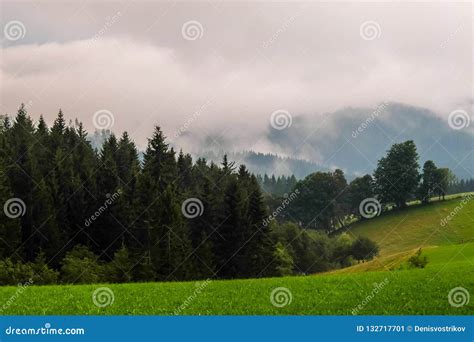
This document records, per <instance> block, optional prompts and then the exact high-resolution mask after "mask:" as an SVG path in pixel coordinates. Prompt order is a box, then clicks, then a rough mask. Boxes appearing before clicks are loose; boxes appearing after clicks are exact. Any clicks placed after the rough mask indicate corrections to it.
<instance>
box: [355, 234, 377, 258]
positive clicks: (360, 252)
mask: <svg viewBox="0 0 474 342" xmlns="http://www.w3.org/2000/svg"><path fill="white" fill-rule="evenodd" d="M351 249H352V255H353V256H354V259H356V260H371V259H373V258H374V257H375V256H376V255H378V254H379V246H378V245H377V244H376V243H375V242H374V241H372V240H370V239H369V238H366V237H364V236H359V237H358V238H357V239H356V240H355V241H354V243H353V244H352V248H351Z"/></svg>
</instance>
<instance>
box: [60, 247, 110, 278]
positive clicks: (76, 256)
mask: <svg viewBox="0 0 474 342" xmlns="http://www.w3.org/2000/svg"><path fill="white" fill-rule="evenodd" d="M104 274H105V269H104V267H103V266H102V265H101V264H100V263H99V262H98V260H97V256H96V255H95V254H94V253H92V252H91V251H90V250H89V249H87V247H85V246H81V245H77V246H75V247H74V249H73V250H71V251H70V252H68V253H67V254H66V256H65V257H64V259H63V261H62V267H61V281H62V282H63V283H69V284H92V283H98V282H100V281H101V280H103V279H104V278H105V277H104Z"/></svg>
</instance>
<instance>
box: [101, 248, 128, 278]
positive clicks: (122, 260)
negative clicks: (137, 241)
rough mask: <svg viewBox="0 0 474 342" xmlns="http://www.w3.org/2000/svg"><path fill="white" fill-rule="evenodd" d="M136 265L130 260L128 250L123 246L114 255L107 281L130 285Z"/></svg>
mask: <svg viewBox="0 0 474 342" xmlns="http://www.w3.org/2000/svg"><path fill="white" fill-rule="evenodd" d="M133 266H134V264H133V263H132V261H131V260H130V256H129V253H128V250H127V248H126V247H125V246H122V247H121V248H120V249H119V250H118V251H116V252H115V254H114V259H113V260H112V261H111V262H110V263H109V264H107V266H106V267H107V272H106V273H107V279H108V281H110V282H113V283H128V282H130V281H131V280H132V274H131V271H132V268H133Z"/></svg>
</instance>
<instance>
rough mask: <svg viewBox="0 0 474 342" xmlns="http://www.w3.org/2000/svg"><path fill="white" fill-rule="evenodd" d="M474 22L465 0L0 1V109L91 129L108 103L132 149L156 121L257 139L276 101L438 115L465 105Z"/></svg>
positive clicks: (303, 110) (299, 107) (293, 110)
mask: <svg viewBox="0 0 474 342" xmlns="http://www.w3.org/2000/svg"><path fill="white" fill-rule="evenodd" d="M472 19H473V12H472V3H471V2H464V3H457V4H453V3H434V2H428V3H421V2H418V3H411V4H408V3H403V2H402V3H399V2H384V3H340V2H336V3H322V2H304V3H294V2H291V3H290V2H277V3H268V2H252V1H246V2H232V3H227V2H224V1H217V2H207V1H206V2H188V3H186V2H181V1H178V2H176V1H169V2H164V1H160V2H152V1H133V2H131V1H127V2H125V1H124V2H122V3H120V2H108V1H107V2H104V1H90V2H84V1H79V0H78V1H43V2H20V3H18V2H11V3H9V2H2V17H1V23H2V34H3V35H2V56H1V64H0V67H1V71H0V72H1V75H0V77H1V112H2V113H9V114H14V113H15V111H16V109H17V107H18V105H19V104H20V103H22V102H24V103H26V104H27V105H28V108H29V111H30V113H31V114H32V116H33V117H34V118H35V119H37V118H38V117H39V115H40V114H43V115H44V116H45V118H46V119H47V120H48V121H49V122H51V120H53V118H54V117H55V116H56V114H57V111H58V109H59V108H62V109H63V111H64V113H65V115H66V117H67V118H71V119H72V118H75V117H77V118H79V119H80V120H81V121H83V122H84V124H85V126H86V128H87V129H88V130H89V131H93V130H94V113H96V112H98V111H101V110H105V111H108V112H104V111H102V112H100V115H104V114H103V113H111V114H107V115H111V116H112V117H113V127H112V130H114V131H116V132H121V131H123V130H127V131H129V133H130V134H131V135H132V136H133V137H134V139H135V140H136V141H137V143H138V144H139V146H143V144H144V143H145V137H147V136H149V135H150V134H151V132H152V129H153V125H154V124H159V125H160V126H162V127H163V129H164V131H165V133H166V134H167V135H168V136H170V139H171V140H176V139H177V138H175V136H177V135H182V134H183V132H185V131H186V132H192V133H193V134H195V135H201V136H205V135H207V134H211V133H215V132H220V133H222V132H224V133H223V134H225V135H226V136H227V137H229V138H232V139H235V141H236V142H238V145H239V147H241V148H243V149H249V148H251V147H253V148H254V149H257V150H269V149H270V150H271V147H269V146H268V145H267V142H266V141H260V140H259V138H260V137H261V136H262V135H261V134H262V132H264V131H265V130H268V126H269V123H270V117H271V114H272V113H273V112H274V111H277V110H285V111H287V112H288V113H290V114H291V116H293V117H296V116H298V115H314V116H315V117H316V118H318V117H320V116H323V115H325V113H328V112H332V111H335V110H337V109H341V108H344V107H346V106H370V107H374V106H375V105H376V104H377V103H380V102H382V101H398V102H403V103H407V104H411V105H416V106H421V107H426V108H428V109H431V110H433V111H434V112H435V113H436V115H439V116H442V117H444V118H447V116H448V114H449V113H450V112H452V111H453V110H455V109H458V108H463V109H465V110H466V111H468V112H469V113H472V103H473V101H472V99H473V89H472V77H473V72H472V64H473V62H472V41H473V39H472V37H473V32H472ZM96 120H98V119H97V115H96ZM95 125H97V122H95ZM176 141H177V140H176ZM236 144H237V143H236Z"/></svg>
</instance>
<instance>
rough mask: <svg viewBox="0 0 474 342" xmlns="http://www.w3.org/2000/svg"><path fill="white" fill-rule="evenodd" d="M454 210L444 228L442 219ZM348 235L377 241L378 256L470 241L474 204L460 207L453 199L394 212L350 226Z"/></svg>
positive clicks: (470, 203) (459, 203) (473, 230)
mask: <svg viewBox="0 0 474 342" xmlns="http://www.w3.org/2000/svg"><path fill="white" fill-rule="evenodd" d="M456 208H458V209H456ZM455 211H457V214H455V215H453V218H452V219H451V220H450V221H448V223H447V224H446V225H444V226H443V225H442V223H441V222H442V220H443V219H444V218H446V217H447V216H448V215H450V213H454V212H455ZM350 232H351V233H352V234H354V235H362V236H367V237H369V238H371V239H372V240H374V241H376V242H377V243H378V244H379V246H380V248H381V251H380V252H381V253H380V255H381V256H388V255H391V254H395V253H399V252H405V251H408V250H412V249H415V248H419V247H424V246H438V245H452V244H460V243H466V242H473V241H474V201H472V200H471V201H467V203H465V204H464V205H463V204H462V198H456V199H452V200H448V201H445V202H433V203H431V204H429V205H424V206H418V205H417V206H411V207H409V208H407V209H405V210H400V211H397V210H394V211H392V212H389V213H387V214H384V215H383V216H380V217H377V218H374V219H371V220H365V221H361V222H358V223H356V224H354V225H353V227H351V229H350Z"/></svg>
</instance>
